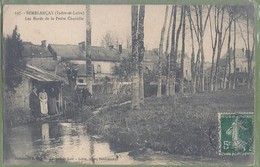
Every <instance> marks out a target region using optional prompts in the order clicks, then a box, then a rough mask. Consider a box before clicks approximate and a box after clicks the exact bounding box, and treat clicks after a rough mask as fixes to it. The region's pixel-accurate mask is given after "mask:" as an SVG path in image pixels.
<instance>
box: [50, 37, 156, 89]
mask: <svg viewBox="0 0 260 167" xmlns="http://www.w3.org/2000/svg"><path fill="white" fill-rule="evenodd" d="M48 49H49V51H50V53H51V54H52V56H53V57H54V59H58V60H60V61H66V62H69V63H70V64H73V67H74V68H77V70H78V78H77V82H76V83H77V85H81V86H83V85H86V84H87V83H86V50H85V43H84V42H81V43H79V45H63V44H49V45H48ZM131 52H132V51H131V50H130V49H122V45H119V48H114V47H113V46H110V47H107V48H105V47H99V46H91V47H90V54H91V62H92V65H93V77H94V82H95V83H100V82H102V81H103V80H104V79H105V78H106V79H108V80H109V81H113V79H114V76H113V72H114V68H115V66H117V65H119V64H120V62H121V60H122V58H123V57H125V58H126V57H129V56H131ZM155 62H158V56H157V54H156V53H155V52H154V51H146V52H145V56H144V69H146V68H148V69H149V70H153V69H154V67H155Z"/></svg>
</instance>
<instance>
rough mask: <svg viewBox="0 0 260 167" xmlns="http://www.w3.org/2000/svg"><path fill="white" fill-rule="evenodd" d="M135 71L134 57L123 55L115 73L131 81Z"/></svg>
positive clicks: (119, 77)
mask: <svg viewBox="0 0 260 167" xmlns="http://www.w3.org/2000/svg"><path fill="white" fill-rule="evenodd" d="M133 72H134V62H133V59H132V58H130V56H129V57H128V58H125V57H123V58H122V60H121V62H120V64H119V66H116V67H115V69H114V71H113V75H115V76H117V77H118V79H119V80H126V81H129V80H131V79H132V77H131V76H132V75H133Z"/></svg>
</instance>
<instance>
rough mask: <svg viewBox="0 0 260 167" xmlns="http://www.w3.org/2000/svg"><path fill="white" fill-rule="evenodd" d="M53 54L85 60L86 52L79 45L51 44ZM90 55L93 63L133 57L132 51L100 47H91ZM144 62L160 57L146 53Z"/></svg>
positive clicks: (69, 58)
mask: <svg viewBox="0 0 260 167" xmlns="http://www.w3.org/2000/svg"><path fill="white" fill-rule="evenodd" d="M48 48H49V50H50V51H51V52H56V53H57V56H61V57H62V59H67V60H85V56H86V52H85V51H83V50H82V49H80V46H79V45H59V44H49V46H48ZM90 54H91V59H92V61H114V62H120V61H121V58H122V57H128V56H131V54H132V51H131V50H130V49H122V53H120V52H119V50H118V49H116V48H105V47H100V46H91V47H90ZM144 61H153V62H154V61H156V62H157V61H158V55H157V54H156V52H155V51H146V52H145V57H144Z"/></svg>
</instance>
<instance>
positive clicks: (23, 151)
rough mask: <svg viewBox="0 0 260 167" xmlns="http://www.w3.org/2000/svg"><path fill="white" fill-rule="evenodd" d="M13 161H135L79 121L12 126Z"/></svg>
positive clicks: (114, 162) (121, 162) (108, 162)
mask: <svg viewBox="0 0 260 167" xmlns="http://www.w3.org/2000/svg"><path fill="white" fill-rule="evenodd" d="M10 145H11V150H12V152H13V153H14V157H13V161H10V162H11V163H17V162H19V163H20V161H21V160H23V161H25V162H28V161H29V162H31V161H32V162H34V161H39V162H42V161H44V162H48V163H49V162H50V163H51V162H54V163H57V162H77V163H83V164H93V163H95V164H132V163H133V162H134V160H133V159H132V158H130V157H129V156H128V155H127V153H115V152H114V151H113V150H111V148H110V145H109V143H107V142H104V141H102V140H101V139H97V138H94V137H91V136H89V135H88V134H87V129H86V127H85V125H84V124H80V123H43V124H34V125H26V126H20V127H16V128H13V129H12V130H11V137H10Z"/></svg>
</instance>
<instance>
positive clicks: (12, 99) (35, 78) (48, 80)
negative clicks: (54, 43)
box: [5, 40, 68, 120]
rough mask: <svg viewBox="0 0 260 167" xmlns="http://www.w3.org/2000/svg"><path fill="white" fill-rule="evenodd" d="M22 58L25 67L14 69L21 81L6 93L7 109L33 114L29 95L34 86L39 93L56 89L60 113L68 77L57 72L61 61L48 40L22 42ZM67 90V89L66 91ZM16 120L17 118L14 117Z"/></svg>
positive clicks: (24, 115)
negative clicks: (53, 53)
mask: <svg viewBox="0 0 260 167" xmlns="http://www.w3.org/2000/svg"><path fill="white" fill-rule="evenodd" d="M22 47H23V49H22V53H21V55H22V58H23V59H24V60H25V62H26V64H25V67H20V68H18V67H17V68H16V69H13V70H14V72H15V74H16V75H17V77H19V78H21V83H20V84H19V85H18V87H16V88H15V90H14V91H13V92H12V91H9V92H8V93H7V94H6V104H10V103H12V105H6V106H5V107H6V110H7V111H10V113H16V114H17V113H20V114H22V115H21V116H20V117H26V116H32V115H31V114H32V113H30V108H29V95H30V93H31V92H32V90H33V87H36V88H37V93H39V92H40V91H42V89H45V91H46V93H47V95H48V94H50V92H51V89H52V88H53V89H54V91H55V96H56V102H57V110H58V113H61V112H63V109H64V98H63V97H64V95H63V93H64V91H63V88H64V87H66V85H67V84H68V82H67V77H66V76H65V77H61V76H59V75H58V73H57V67H58V66H59V62H58V61H57V60H55V59H54V57H53V55H52V54H51V53H50V52H49V50H48V49H47V47H46V40H43V41H41V44H40V45H36V44H33V43H31V42H22ZM65 92H66V91H65ZM13 120H15V118H13Z"/></svg>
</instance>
